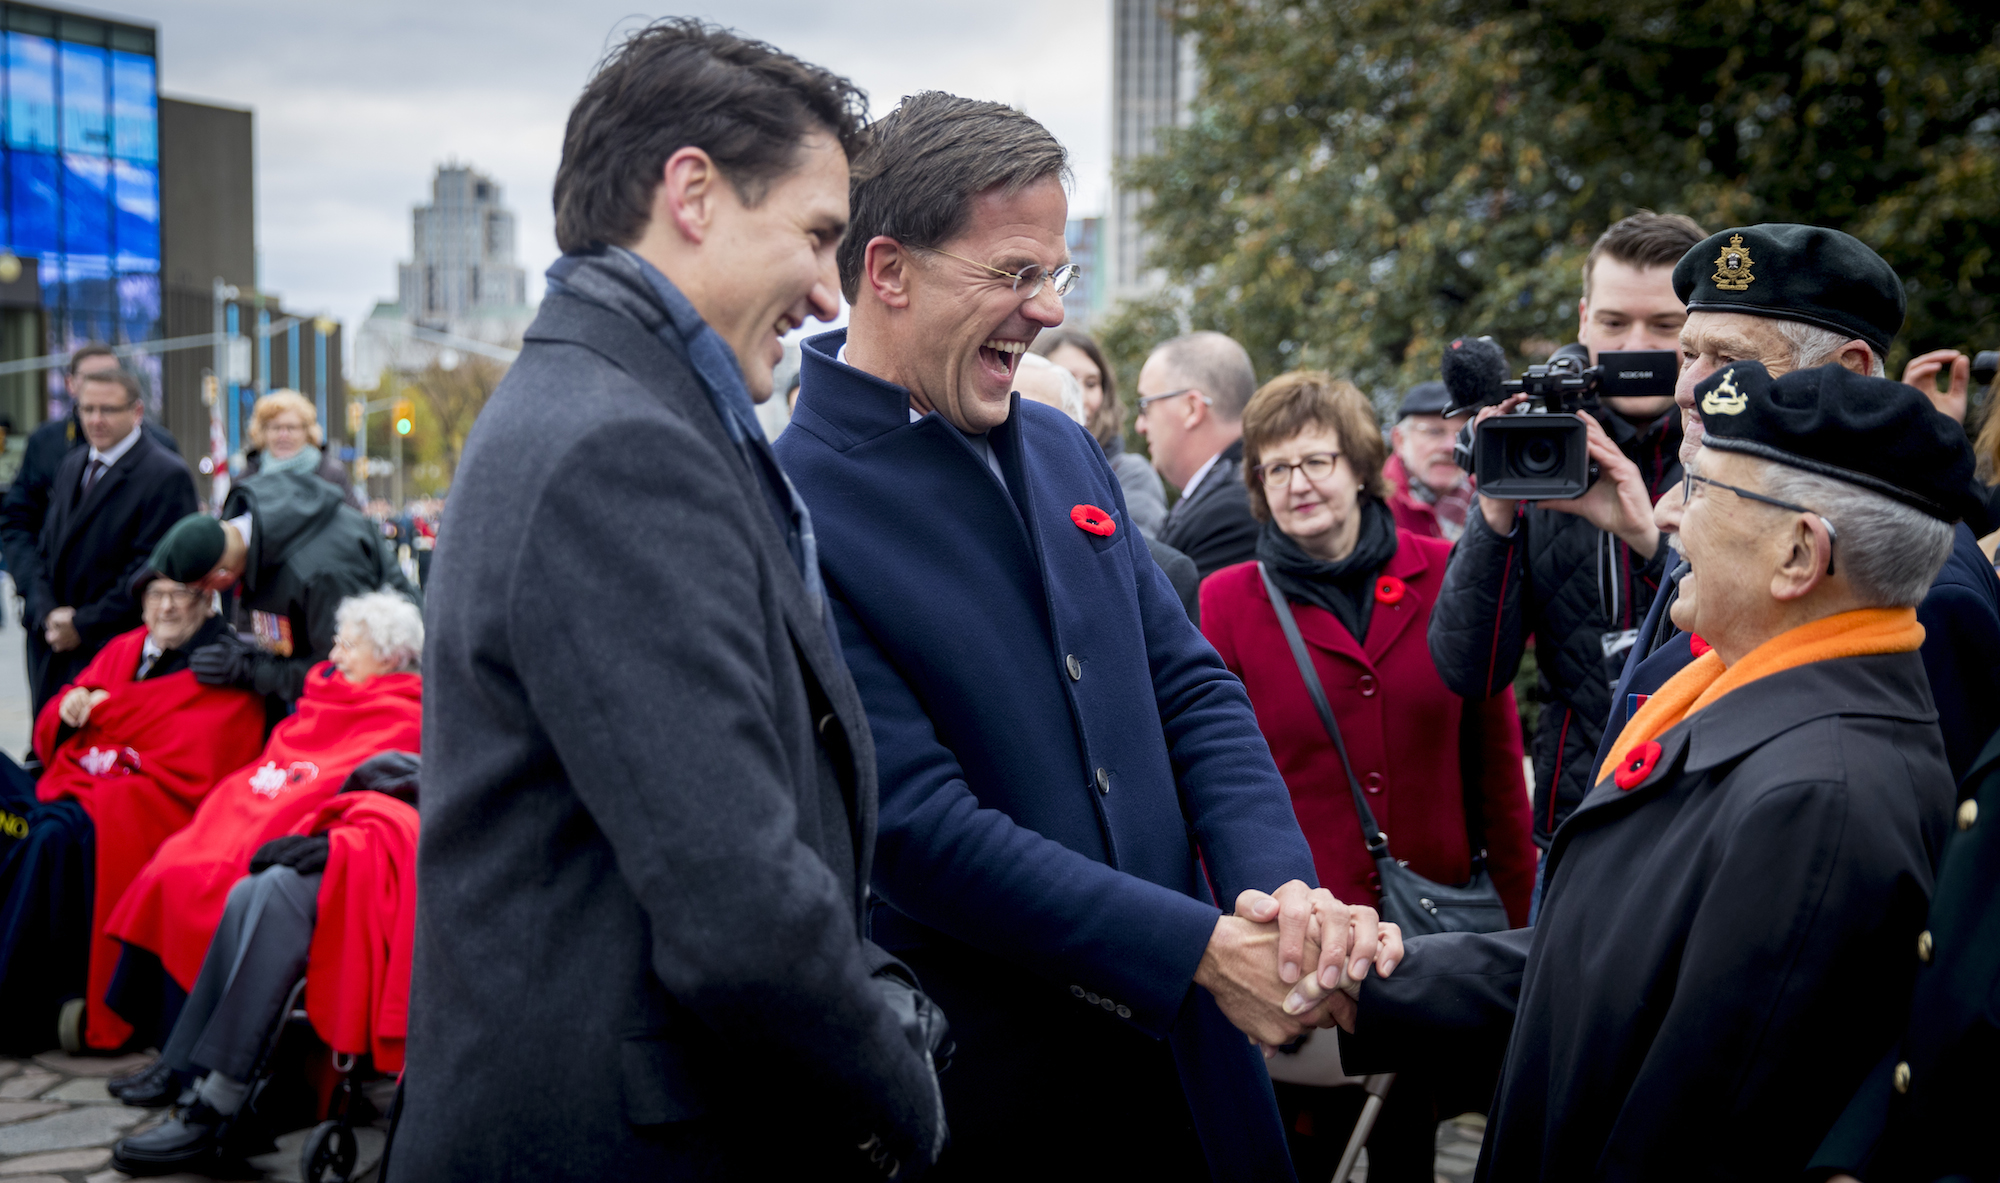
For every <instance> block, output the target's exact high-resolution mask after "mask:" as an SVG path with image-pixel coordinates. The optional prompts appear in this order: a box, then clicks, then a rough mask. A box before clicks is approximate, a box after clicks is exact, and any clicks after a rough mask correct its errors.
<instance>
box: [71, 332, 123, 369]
mask: <svg viewBox="0 0 2000 1183" xmlns="http://www.w3.org/2000/svg"><path fill="white" fill-rule="evenodd" d="M93 357H108V358H110V359H111V360H112V361H118V351H117V350H116V349H113V348H111V346H109V345H106V344H105V343H104V342H102V341H86V342H84V343H83V344H82V345H79V346H77V347H76V348H75V349H73V350H71V351H70V355H69V362H68V363H67V365H66V367H65V368H67V369H68V370H69V376H70V377H72V378H74V377H76V371H77V367H78V366H81V365H82V364H83V363H84V362H87V361H89V360H90V359H91V358H93ZM119 365H120V366H121V367H122V366H123V365H124V363H123V362H119Z"/></svg>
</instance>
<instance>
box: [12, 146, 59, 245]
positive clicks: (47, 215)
mask: <svg viewBox="0 0 2000 1183" xmlns="http://www.w3.org/2000/svg"><path fill="white" fill-rule="evenodd" d="M7 172H8V181H9V184H8V186H7V188H8V192H9V193H11V194H12V195H13V211H12V212H13V215H14V216H13V223H14V226H13V231H14V233H13V237H12V239H11V240H10V242H11V245H12V246H13V248H14V253H15V254H20V255H36V256H40V255H46V254H51V253H53V252H54V251H56V250H57V249H58V246H57V241H56V234H57V231H58V230H59V229H60V228H61V225H60V223H61V220H62V215H61V211H62V202H61V200H60V196H59V190H58V188H57V186H58V185H59V184H60V180H59V177H60V174H61V167H60V166H59V165H58V163H57V161H56V158H55V157H54V156H52V155H50V154H48V153H46V152H9V153H8V154H7Z"/></svg>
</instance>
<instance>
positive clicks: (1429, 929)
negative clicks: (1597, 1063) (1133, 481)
mask: <svg viewBox="0 0 2000 1183" xmlns="http://www.w3.org/2000/svg"><path fill="white" fill-rule="evenodd" d="M1257 573H1258V574H1259V575H1261V576H1263V577H1264V591H1265V592H1266V593H1267V594H1269V595H1270V597H1271V608H1272V610H1273V611H1275V612H1277V614H1278V626H1279V627H1280V628H1282V629H1284V630H1285V642H1286V643H1287V644H1289V645H1290V646H1291V647H1292V659H1293V660H1294V661H1296V662H1298V665H1299V676H1300V677H1301V678H1303V679H1305V683H1306V693H1307V694H1309V695H1311V696H1312V701H1313V707H1314V708H1315V709H1317V710H1318V711H1319V721H1320V724H1321V725H1322V726H1324V727H1325V728H1326V736H1327V738H1328V739H1330V740H1332V741H1333V750H1334V754H1336V755H1338V756H1339V757H1340V767H1341V770H1342V771H1344V772H1345V773H1346V774H1347V787H1348V788H1349V789H1350V790H1352V791H1353V793H1354V816H1355V817H1357V818H1359V819H1360V821H1361V838H1362V840H1363V841H1364V842H1366V843H1367V844H1368V857H1369V858H1372V859H1374V860H1375V874H1376V876H1377V878H1378V880H1379V881H1380V883H1381V885H1382V918H1383V919H1384V920H1388V921H1391V922H1393V923H1394V924H1396V925H1398V926H1400V927H1401V928H1402V930H1403V935H1404V936H1422V935H1425V934H1427V933H1436V932H1500V931H1502V930H1504V929H1505V928H1507V907H1506V905H1505V904H1503V903H1501V902H1500V891H1499V889H1498V888H1496V887H1494V886H1493V878H1492V876H1490V875H1488V874H1487V873H1486V851H1485V850H1484V849H1482V848H1481V844H1480V843H1479V842H1478V841H1474V842H1473V843H1472V878H1470V879H1468V880H1466V881H1465V882H1464V883H1463V884H1460V885H1459V886H1457V887H1450V886H1447V885H1445V884H1443V883H1433V882H1431V881H1430V880H1428V879H1426V878H1424V877H1423V876H1422V875H1419V874H1417V873H1416V872H1415V871H1412V870H1410V869H1409V868H1408V867H1406V866H1404V865H1403V864H1402V863H1400V862H1398V861H1396V858H1395V856H1394V855H1392V854H1390V853H1389V835H1387V834H1385V833H1383V832H1382V828H1381V827H1380V826H1378V825H1376V824H1375V811H1374V810H1372V809H1370V808H1368V799H1367V796H1366V794H1364V793H1363V792H1362V791H1361V782H1360V781H1359V780H1357V779H1355V776H1354V766H1353V765H1352V764H1350V763H1348V761H1347V745H1346V744H1345V743H1344V742H1342V741H1341V738H1340V725H1339V724H1338V723H1336V722H1334V719H1333V707H1331V706H1330V705H1328V703H1327V701H1326V689H1325V688H1324V687H1322V686H1321V685H1320V682H1319V674H1318V673H1317V672H1316V671H1315V670H1314V669H1313V664H1312V658H1311V657H1310V656H1309V655H1307V653H1306V642H1305V638H1304V637H1301V636H1300V635H1299V623H1298V621H1296V620H1294V619H1292V606H1291V605H1290V604H1288V603H1286V602H1285V593H1284V592H1282V591H1280V590H1278V585H1277V583H1276V581H1274V580H1273V579H1272V578H1271V573H1270V572H1269V571H1267V570H1265V568H1264V564H1262V563H1259V564H1257ZM1466 814H1467V817H1468V820H1469V819H1470V817H1471V814H1472V808H1471V805H1470V803H1468V805H1467V807H1466Z"/></svg>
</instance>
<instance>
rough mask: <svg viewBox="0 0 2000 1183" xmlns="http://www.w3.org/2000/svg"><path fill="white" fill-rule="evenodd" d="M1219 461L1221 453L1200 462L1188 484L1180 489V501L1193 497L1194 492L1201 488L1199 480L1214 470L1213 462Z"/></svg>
mask: <svg viewBox="0 0 2000 1183" xmlns="http://www.w3.org/2000/svg"><path fill="white" fill-rule="evenodd" d="M1220 459H1222V453H1221V452H1217V453H1216V454H1215V455H1213V456H1210V457H1209V458H1208V459H1207V460H1204V461H1202V465H1201V467H1200V468H1197V469H1195V470H1194V475H1193V476H1191V477H1189V478H1188V483H1187V484H1186V485H1185V486H1183V487H1182V489H1181V500H1182V501H1186V500H1187V499H1188V498H1190V497H1192V496H1194V491H1195V490H1196V489H1198V488H1200V487H1201V478H1203V477H1205V476H1207V475H1208V470H1209V469H1211V468H1214V467H1215V462H1216V461H1218V460H1220Z"/></svg>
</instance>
